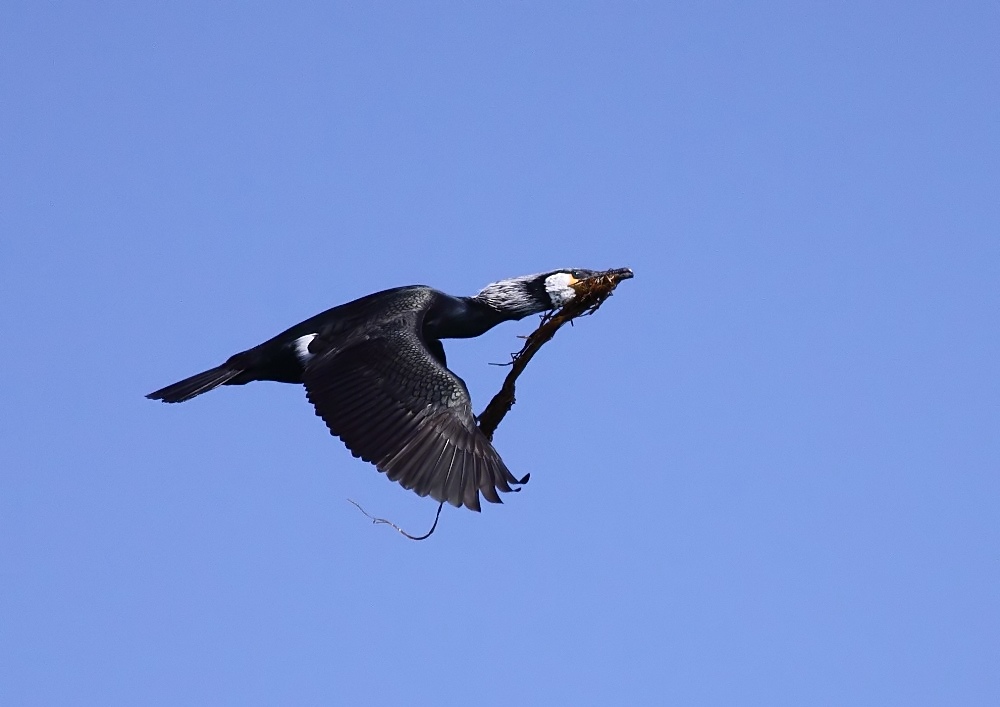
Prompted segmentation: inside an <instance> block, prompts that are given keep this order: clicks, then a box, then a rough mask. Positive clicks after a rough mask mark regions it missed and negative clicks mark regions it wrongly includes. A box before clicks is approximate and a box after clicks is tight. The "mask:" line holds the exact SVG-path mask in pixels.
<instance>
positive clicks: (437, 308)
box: [424, 297, 545, 339]
mask: <svg viewBox="0 0 1000 707" xmlns="http://www.w3.org/2000/svg"><path fill="white" fill-rule="evenodd" d="M544 309H545V308H544V307H542V306H541V305H535V306H533V307H524V308H520V309H517V310H506V311H504V310H500V309H497V308H496V307H494V306H493V305H491V304H488V303H487V302H484V301H482V300H481V299H477V298H476V297H447V298H444V299H442V300H439V301H438V302H437V303H436V304H435V305H434V306H433V307H432V308H431V310H430V311H429V312H428V313H427V316H426V317H425V318H424V333H425V334H427V335H428V336H429V337H430V338H433V339H468V338H471V337H473V336H479V335H480V334H484V333H485V332H487V331H489V330H490V329H492V328H493V327H495V326H496V325H497V324H500V323H501V322H508V321H513V320H517V319H523V318H524V317H526V316H528V315H529V314H537V313H538V312H542V311H544Z"/></svg>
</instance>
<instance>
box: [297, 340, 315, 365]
mask: <svg viewBox="0 0 1000 707" xmlns="http://www.w3.org/2000/svg"><path fill="white" fill-rule="evenodd" d="M315 338H316V335H315V334H306V335H305V336H300V337H299V338H298V339H296V340H295V354H296V355H297V356H298V357H299V361H301V362H302V365H303V366H304V365H305V364H307V363H309V359H311V358H312V357H313V356H314V354H311V353H309V344H311V343H312V340H313V339H315Z"/></svg>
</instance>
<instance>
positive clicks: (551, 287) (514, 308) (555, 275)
mask: <svg viewBox="0 0 1000 707" xmlns="http://www.w3.org/2000/svg"><path fill="white" fill-rule="evenodd" d="M600 274H601V271H598V270H584V269H582V268H565V269H562V270H550V271H549V272H544V273H536V274H534V275H522V276H521V277H512V278H510V279H508V280H500V281H499V282H493V283H490V284H489V285H487V286H486V287H484V288H483V289H482V290H480V291H479V294H477V295H476V296H475V299H477V300H479V301H481V302H485V303H486V304H488V305H490V306H491V307H493V308H494V309H497V310H499V311H501V312H505V313H507V314H509V315H511V316H512V317H516V318H521V317H525V316H527V315H529V314H536V313H538V312H545V311H547V310H550V309H558V308H559V307H564V306H566V305H567V304H569V303H570V302H572V301H573V299H574V298H575V297H576V296H577V290H576V289H575V288H574V285H575V284H577V283H578V282H580V281H582V280H585V279H587V278H591V277H595V276H597V275H600Z"/></svg>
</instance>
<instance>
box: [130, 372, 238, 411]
mask: <svg viewBox="0 0 1000 707" xmlns="http://www.w3.org/2000/svg"><path fill="white" fill-rule="evenodd" d="M241 373H243V369H241V368H233V367H232V366H230V365H228V364H225V363H224V364H222V365H221V366H216V367H215V368H212V369H209V370H207V371H202V372H201V373H196V374H195V375H193V376H191V377H190V378H185V379H184V380H182V381H177V382H176V383H174V384H173V385H168V386H167V387H166V388H160V389H159V390H157V391H155V392H153V393H150V394H149V395H147V396H146V397H147V398H149V399H150V400H162V401H163V402H165V403H183V402H184V401H185V400H190V399H191V398H193V397H195V396H196V395H201V394H202V393H207V392H208V391H210V390H212V389H214V388H218V387H219V386H220V385H223V384H224V383H228V382H229V381H231V380H232V379H233V378H235V377H236V376H238V375H240V374H241Z"/></svg>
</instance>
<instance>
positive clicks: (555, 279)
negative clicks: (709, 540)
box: [545, 272, 576, 307]
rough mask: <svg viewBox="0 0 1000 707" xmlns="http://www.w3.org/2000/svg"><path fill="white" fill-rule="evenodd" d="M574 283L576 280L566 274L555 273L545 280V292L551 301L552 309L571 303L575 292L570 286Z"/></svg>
mask: <svg viewBox="0 0 1000 707" xmlns="http://www.w3.org/2000/svg"><path fill="white" fill-rule="evenodd" d="M574 282H576V278H575V277H573V276H572V275H570V274H569V273H568V272H557V273H555V274H554V275H549V276H548V277H547V278H545V291H546V292H547V293H548V295H549V299H551V300H552V306H553V307H562V306H563V305H565V304H567V303H569V302H572V301H573V298H574V297H576V290H574V289H573V288H572V287H570V285H572V284H573V283H574Z"/></svg>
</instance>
